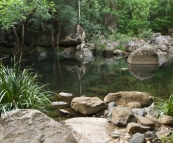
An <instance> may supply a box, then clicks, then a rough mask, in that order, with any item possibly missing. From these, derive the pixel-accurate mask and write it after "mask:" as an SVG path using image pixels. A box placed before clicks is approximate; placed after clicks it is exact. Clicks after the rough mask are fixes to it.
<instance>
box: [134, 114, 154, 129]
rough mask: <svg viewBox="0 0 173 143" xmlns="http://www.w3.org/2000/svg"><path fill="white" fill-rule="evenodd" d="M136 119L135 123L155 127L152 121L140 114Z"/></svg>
mask: <svg viewBox="0 0 173 143" xmlns="http://www.w3.org/2000/svg"><path fill="white" fill-rule="evenodd" d="M136 119H137V123H138V124H141V125H144V126H149V127H150V129H153V128H154V127H155V124H154V122H153V121H151V120H150V119H148V118H146V117H142V116H136Z"/></svg>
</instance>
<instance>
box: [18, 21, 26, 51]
mask: <svg viewBox="0 0 173 143" xmlns="http://www.w3.org/2000/svg"><path fill="white" fill-rule="evenodd" d="M24 36H25V26H24V24H23V23H22V37H21V43H20V47H19V48H20V49H19V50H21V49H22V48H23V43H24Z"/></svg>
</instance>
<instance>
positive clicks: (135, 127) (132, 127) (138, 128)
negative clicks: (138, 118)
mask: <svg viewBox="0 0 173 143" xmlns="http://www.w3.org/2000/svg"><path fill="white" fill-rule="evenodd" d="M149 129H150V127H148V126H143V125H140V124H138V123H128V124H127V127H126V130H127V132H128V133H129V134H135V133H137V132H139V133H145V132H146V131H148V130H149Z"/></svg>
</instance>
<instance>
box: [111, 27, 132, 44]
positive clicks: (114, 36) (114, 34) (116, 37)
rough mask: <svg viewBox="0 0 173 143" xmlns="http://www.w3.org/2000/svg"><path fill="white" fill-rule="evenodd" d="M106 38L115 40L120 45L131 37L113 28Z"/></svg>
mask: <svg viewBox="0 0 173 143" xmlns="http://www.w3.org/2000/svg"><path fill="white" fill-rule="evenodd" d="M108 39H110V40H112V41H117V42H119V44H120V45H125V44H127V43H128V42H129V41H130V39H131V38H130V37H129V36H128V35H126V34H122V33H119V32H117V31H116V30H114V31H112V34H111V35H110V36H109V37H108Z"/></svg>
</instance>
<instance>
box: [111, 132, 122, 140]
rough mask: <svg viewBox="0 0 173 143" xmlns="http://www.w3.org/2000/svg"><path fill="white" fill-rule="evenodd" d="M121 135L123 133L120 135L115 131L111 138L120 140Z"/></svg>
mask: <svg viewBox="0 0 173 143" xmlns="http://www.w3.org/2000/svg"><path fill="white" fill-rule="evenodd" d="M120 135H121V133H120V131H119V130H115V131H114V132H113V133H112V134H111V136H112V137H113V138H115V139H117V138H119V137H120Z"/></svg>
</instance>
